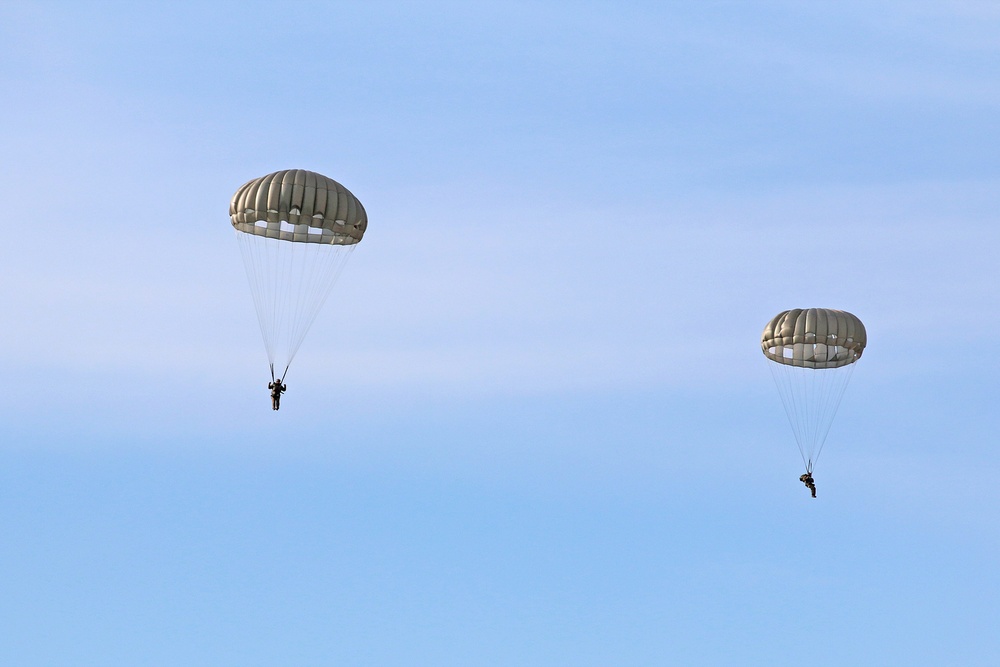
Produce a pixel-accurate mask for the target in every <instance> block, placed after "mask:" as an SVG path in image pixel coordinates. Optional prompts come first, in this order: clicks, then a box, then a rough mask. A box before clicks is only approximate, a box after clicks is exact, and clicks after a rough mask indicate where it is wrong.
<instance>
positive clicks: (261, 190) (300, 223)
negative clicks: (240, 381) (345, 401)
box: [229, 169, 368, 382]
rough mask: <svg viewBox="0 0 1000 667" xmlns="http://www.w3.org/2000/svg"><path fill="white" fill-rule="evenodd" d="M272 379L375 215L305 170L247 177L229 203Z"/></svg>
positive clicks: (280, 372) (330, 182)
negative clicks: (370, 216) (371, 215)
mask: <svg viewBox="0 0 1000 667" xmlns="http://www.w3.org/2000/svg"><path fill="white" fill-rule="evenodd" d="M229 217H230V219H231V221H232V224H233V229H235V230H236V239H237V241H238V242H239V246H240V252H241V254H242V255H243V265H244V267H245V268H246V273H247V279H248V281H249V282H250V292H251V295H252V296H253V302H254V307H255V309H256V311H257V320H258V322H259V323H260V332H261V335H262V337H263V338H264V348H265V350H266V351H267V360H268V363H269V364H270V368H271V379H272V381H275V380H277V381H279V382H280V381H281V380H282V379H284V377H285V374H286V373H287V372H288V367H289V366H290V365H291V363H292V360H293V359H294V358H295V355H296V353H297V352H298V350H299V347H300V346H301V345H302V341H303V340H304V339H305V336H306V333H307V332H308V331H309V328H310V326H312V323H313V321H314V320H315V319H316V315H317V314H319V311H320V309H321V308H322V306H323V303H324V302H325V301H326V300H327V298H328V297H329V295H330V293H331V291H332V290H333V286H334V283H336V281H337V277H338V276H339V275H340V272H341V270H342V269H343V268H344V265H345V264H346V262H347V259H348V258H349V257H350V255H351V251H352V250H354V247H355V245H356V244H357V243H358V242H359V241H361V238H362V237H363V236H364V233H365V229H366V228H367V226H368V216H367V214H366V213H365V209H364V207H363V206H362V205H361V202H360V201H358V200H357V198H356V197H355V196H354V195H353V194H351V193H350V192H349V191H348V190H347V188H345V187H344V186H343V185H341V184H340V183H338V182H336V181H334V180H333V179H330V178H327V177H326V176H323V175H321V174H317V173H315V172H311V171H305V170H303V169H287V170H284V171H276V172H274V173H273V174H268V175H267V176H261V177H260V178H255V179H253V180H252V181H249V182H247V183H245V184H244V185H243V186H242V187H240V189H238V190H237V191H236V194H234V195H233V198H232V200H231V201H230V203H229Z"/></svg>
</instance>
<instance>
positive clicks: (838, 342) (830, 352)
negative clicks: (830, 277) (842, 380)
mask: <svg viewBox="0 0 1000 667" xmlns="http://www.w3.org/2000/svg"><path fill="white" fill-rule="evenodd" d="M867 343H868V335H867V334H866V333H865V325H864V324H862V323H861V320H859V319H858V318H857V317H855V316H854V315H851V314H850V313H848V312H847V311H843V310H830V309H829V308H805V309H803V308H793V309H792V310H786V311H784V312H782V313H778V315H776V316H775V317H774V319H772V320H771V321H770V322H768V323H767V326H766V327H764V333H763V334H762V335H761V337H760V347H761V350H763V352H764V356H766V357H767V358H768V359H770V360H771V361H774V362H777V363H779V364H785V365H787V366H798V367H801V368H840V367H841V366H846V365H848V364H853V363H854V362H855V361H857V360H858V359H860V358H861V353H862V352H864V350H865V345H866V344H867Z"/></svg>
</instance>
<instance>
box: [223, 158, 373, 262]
mask: <svg viewBox="0 0 1000 667" xmlns="http://www.w3.org/2000/svg"><path fill="white" fill-rule="evenodd" d="M229 217H230V219H231V220H232V222H233V227H235V228H236V230H237V231H241V232H246V233H247V234H254V235H256V236H264V237H267V238H272V239H280V240H282V241H294V242H299V243H323V244H330V245H353V244H355V243H357V242H358V241H360V240H361V237H362V236H364V233H365V229H366V228H367V227H368V215H367V214H366V213H365V209H364V207H363V206H362V205H361V202H359V201H358V200H357V198H356V197H355V196H354V195H352V194H351V193H350V192H349V191H348V189H347V188H345V187H344V186H343V185H341V184H340V183H338V182H337V181H335V180H333V179H332V178H327V177H326V176H323V175H322V174H317V173H316V172H313V171H306V170H304V169H286V170H284V171H276V172H274V173H273V174H268V175H267V176H261V177H260V178H255V179H254V180H252V181H250V182H249V183H246V184H244V185H243V186H242V187H241V188H240V189H239V190H237V191H236V194H234V195H233V198H232V200H231V201H230V202H229Z"/></svg>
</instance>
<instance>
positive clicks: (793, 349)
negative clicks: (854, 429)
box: [760, 308, 868, 474]
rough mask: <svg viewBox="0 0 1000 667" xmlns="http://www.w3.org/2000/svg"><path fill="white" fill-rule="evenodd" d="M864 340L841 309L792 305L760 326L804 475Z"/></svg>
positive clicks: (860, 328) (855, 321)
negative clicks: (800, 455) (796, 306)
mask: <svg viewBox="0 0 1000 667" xmlns="http://www.w3.org/2000/svg"><path fill="white" fill-rule="evenodd" d="M867 342H868V335H867V334H866V332H865V325H864V324H862V323H861V320H859V319H858V318H857V317H855V316H854V315H852V314H851V313H848V312H846V311H843V310H830V309H827V308H806V309H802V308H795V309H793V310H786V311H784V312H781V313H778V314H777V315H775V317H774V318H773V319H772V320H771V321H770V322H768V323H767V326H766V327H764V333H763V334H762V335H761V337H760V347H761V350H762V351H763V352H764V356H765V357H767V360H768V363H767V366H768V368H769V369H770V370H771V375H772V376H773V377H774V383H775V384H776V385H777V386H778V393H779V394H780V395H781V402H782V404H783V405H784V407H785V414H787V415H788V421H789V422H790V423H791V425H792V431H793V432H794V434H795V442H796V443H797V444H798V446H799V452H800V453H801V454H802V462H803V463H804V464H805V466H806V472H807V473H809V474H812V471H813V466H814V465H815V464H816V460H817V459H818V458H819V455H820V452H821V451H822V449H823V443H825V442H826V436H827V434H828V433H829V431H830V425H831V424H832V423H833V418H834V416H835V415H836V414H837V408H838V407H840V401H841V399H842V398H843V396H844V391H845V390H846V389H847V384H848V383H849V382H850V380H851V375H853V374H854V364H855V362H857V360H858V359H860V358H861V354H862V352H864V349H865V345H866V344H867Z"/></svg>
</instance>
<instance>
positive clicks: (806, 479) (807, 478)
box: [275, 408, 816, 498]
mask: <svg viewBox="0 0 1000 667" xmlns="http://www.w3.org/2000/svg"><path fill="white" fill-rule="evenodd" d="M275 409H277V408H275ZM799 481H800V482H802V483H803V484H805V485H806V488H807V489H809V490H810V491H812V494H813V498H815V497H816V480H814V479H813V475H812V473H811V472H808V471H807V472H805V473H804V474H802V475H799Z"/></svg>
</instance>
